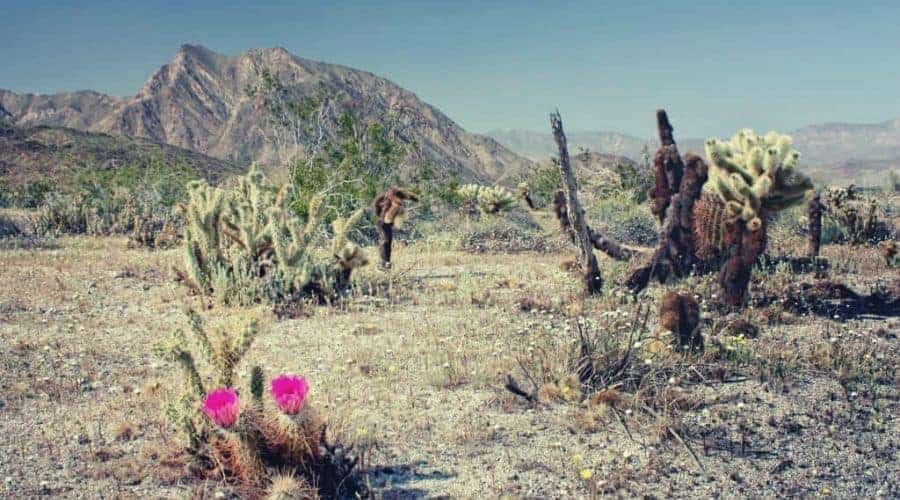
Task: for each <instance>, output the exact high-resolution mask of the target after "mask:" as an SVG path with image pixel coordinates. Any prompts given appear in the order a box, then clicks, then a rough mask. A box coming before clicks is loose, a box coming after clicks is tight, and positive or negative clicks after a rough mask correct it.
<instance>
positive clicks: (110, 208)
mask: <svg viewBox="0 0 900 500" xmlns="http://www.w3.org/2000/svg"><path fill="white" fill-rule="evenodd" d="M180 224H181V218H180V217H179V216H178V214H177V213H175V212H173V211H172V209H171V208H170V207H168V206H166V204H165V203H163V202H162V200H161V199H160V198H159V197H158V196H157V195H156V194H154V193H148V192H132V191H128V190H126V189H121V188H120V189H116V190H115V191H112V192H106V191H103V192H93V193H89V192H85V191H80V192H78V193H75V194H51V195H49V196H48V198H47V199H46V200H45V202H44V204H43V205H42V206H41V207H40V208H39V209H38V210H37V212H36V213H35V215H34V225H35V229H36V231H37V233H38V234H41V235H54V236H59V235H63V234H89V235H92V236H106V235H111V234H126V235H128V236H129V238H130V241H129V242H130V244H132V245H134V246H138V247H147V248H168V247H171V246H174V245H175V244H176V243H177V241H178V233H179V232H178V230H177V228H178V227H179V226H180Z"/></svg>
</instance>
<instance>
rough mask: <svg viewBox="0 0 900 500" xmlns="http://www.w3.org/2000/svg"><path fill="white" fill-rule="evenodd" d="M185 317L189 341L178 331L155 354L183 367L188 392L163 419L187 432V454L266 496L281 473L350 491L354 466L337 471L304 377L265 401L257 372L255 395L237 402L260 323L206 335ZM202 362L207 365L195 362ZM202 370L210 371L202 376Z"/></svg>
mask: <svg viewBox="0 0 900 500" xmlns="http://www.w3.org/2000/svg"><path fill="white" fill-rule="evenodd" d="M187 316H188V324H189V325H190V328H189V329H188V330H189V331H190V332H191V334H192V335H191V336H190V338H189V337H188V336H187V335H186V334H185V333H184V332H183V331H182V330H176V331H175V332H174V333H173V334H172V340H171V341H170V342H169V344H167V345H158V346H155V348H154V351H155V352H156V354H157V355H159V356H161V357H162V358H163V359H165V360H167V361H173V362H177V363H178V364H179V365H180V366H181V368H182V374H183V377H184V380H185V382H186V384H185V391H184V392H183V393H182V394H181V395H180V396H177V398H176V401H175V402H170V404H168V405H167V407H166V411H165V414H166V416H167V418H168V419H169V421H170V422H171V423H173V424H174V425H176V426H177V427H179V428H180V429H181V430H182V431H184V433H185V435H186V437H187V438H188V441H189V443H190V447H189V448H188V449H187V451H188V452H190V453H192V454H194V455H195V456H196V457H198V458H204V457H205V458H207V459H208V458H212V461H209V460H206V461H198V463H200V462H202V463H206V464H207V466H208V467H212V468H216V470H209V471H207V473H209V474H211V475H215V476H217V477H218V476H222V477H226V478H228V479H231V480H234V481H236V482H238V483H239V484H240V485H241V486H243V487H246V488H249V489H250V491H252V492H259V491H261V490H262V489H264V488H265V487H266V485H267V484H268V483H269V482H270V481H275V480H277V478H278V477H279V475H280V474H283V473H288V474H297V476H298V478H299V480H300V481H301V482H302V483H303V484H307V485H318V487H319V488H320V491H322V492H326V493H327V492H328V489H327V488H329V486H328V484H331V483H333V484H336V485H340V484H344V488H348V489H349V488H352V487H353V485H352V480H351V481H350V482H347V483H345V481H347V476H346V475H347V474H349V473H350V471H351V469H352V467H353V465H354V464H355V461H352V460H351V461H350V462H348V463H345V464H343V465H342V468H341V469H340V470H339V471H338V470H337V469H335V468H334V467H333V465H334V463H333V462H334V461H335V457H334V456H331V455H330V453H331V450H332V448H329V445H328V444H327V443H325V442H324V441H323V439H324V424H323V422H322V421H321V420H320V419H319V417H318V416H317V415H316V413H315V410H314V409H313V408H312V407H311V405H310V402H309V399H310V398H309V383H308V382H307V380H306V379H305V378H303V377H300V376H297V375H292V374H282V375H279V376H277V377H275V378H274V379H272V380H271V382H270V391H269V394H270V398H266V397H265V395H264V392H265V391H264V385H265V381H264V375H263V371H262V369H261V368H260V367H258V366H254V367H252V368H251V369H250V374H249V381H248V382H249V383H248V386H249V391H248V392H249V395H250V397H247V398H244V397H240V396H239V394H241V390H240V389H239V388H237V386H238V384H237V380H236V378H235V377H234V371H235V367H236V366H237V365H238V363H240V362H241V360H242V359H243V358H245V357H246V354H247V352H248V350H249V348H250V346H251V344H252V342H253V339H254V338H255V333H256V327H255V322H253V321H251V322H250V326H248V327H246V328H243V329H231V328H228V329H219V330H217V331H215V332H208V328H207V327H206V325H205V322H204V321H203V319H202V318H201V317H200V316H199V315H198V314H196V313H194V312H193V311H188V312H187ZM196 357H201V358H204V359H203V361H204V362H203V363H202V364H198V363H195V358H196ZM201 365H202V366H203V367H210V368H211V372H210V373H204V374H202V375H201V373H200V372H199V371H198V370H199V369H198V367H199V366H201ZM208 379H215V380H216V381H217V384H219V385H218V386H217V387H219V388H217V389H215V390H211V391H208V392H207V390H206V389H205V388H204V381H205V380H208ZM348 460H349V459H348ZM340 474H343V475H340ZM338 475H340V477H337V476H338ZM309 488H311V487H308V489H309ZM323 488H324V489H323ZM250 496H251V497H254V496H259V495H250Z"/></svg>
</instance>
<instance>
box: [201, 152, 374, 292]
mask: <svg viewBox="0 0 900 500" xmlns="http://www.w3.org/2000/svg"><path fill="white" fill-rule="evenodd" d="M188 191H189V197H188V203H187V206H186V209H185V229H184V261H185V267H186V269H187V272H186V273H185V277H186V281H188V282H189V284H190V285H191V286H192V288H194V289H195V290H196V291H198V292H199V293H202V294H213V295H215V296H216V297H218V298H219V299H220V300H221V301H222V302H226V303H231V302H237V303H240V304H247V303H253V302H260V301H263V300H273V301H275V302H279V301H284V300H288V299H294V298H297V297H298V296H301V295H304V294H309V293H310V292H315V293H314V294H316V295H320V297H319V298H322V297H321V296H325V295H331V294H333V293H335V292H337V291H338V290H337V288H336V287H335V286H336V285H345V284H346V283H347V281H348V280H349V277H350V272H351V271H352V270H353V269H356V268H357V267H360V266H362V265H365V264H366V262H367V259H366V258H365V255H364V254H363V253H362V251H361V250H360V249H359V248H358V247H356V246H355V245H352V244H351V243H348V242H347V234H348V232H349V231H350V229H352V227H353V226H354V225H355V224H356V223H357V222H358V221H359V219H360V217H361V216H362V212H361V211H357V212H356V213H354V214H353V215H351V216H350V217H348V218H347V219H340V218H339V219H337V220H336V221H335V225H334V228H335V241H334V243H333V245H332V254H333V255H334V260H335V262H334V263H328V262H321V261H320V260H318V259H316V257H315V256H314V248H313V243H314V239H315V235H316V231H317V230H318V228H319V226H320V225H321V221H322V213H323V211H324V198H323V197H322V196H315V197H313V198H312V200H311V201H310V202H309V208H308V216H307V218H306V220H305V221H302V220H301V219H300V217H298V216H297V214H296V213H295V212H294V210H293V208H292V207H291V203H292V202H293V200H294V193H293V191H292V189H291V186H290V185H287V186H284V187H282V188H281V189H279V190H276V189H274V188H273V187H272V186H270V185H269V184H268V183H267V182H266V179H265V176H264V175H263V174H262V171H261V170H260V169H259V168H258V167H256V166H253V167H251V169H250V171H249V172H248V173H247V175H245V176H244V177H241V178H240V179H239V180H238V182H237V185H236V186H235V187H234V188H233V189H232V190H230V191H225V190H222V189H219V188H216V187H212V186H209V185H208V184H206V183H205V182H199V181H198V182H193V183H191V184H190V185H189V186H188Z"/></svg>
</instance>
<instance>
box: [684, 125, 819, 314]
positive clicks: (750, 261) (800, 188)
mask: <svg viewBox="0 0 900 500" xmlns="http://www.w3.org/2000/svg"><path fill="white" fill-rule="evenodd" d="M706 155H707V157H708V159H709V160H710V162H711V167H710V169H709V180H708V182H707V183H706V184H705V185H704V189H703V190H704V194H709V195H713V196H712V197H705V198H704V201H712V200H717V201H718V202H721V203H722V205H723V207H724V224H722V225H721V227H723V230H724V235H723V236H722V238H721V240H722V241H723V243H724V245H725V246H727V247H728V250H729V252H728V253H729V255H728V260H727V261H726V262H725V264H724V266H723V267H722V268H721V270H720V272H719V284H720V285H721V287H722V288H723V292H724V299H725V302H726V303H727V304H729V305H731V306H739V305H740V304H741V303H742V302H743V300H744V296H745V295H746V292H747V287H748V285H749V283H750V276H751V272H752V268H753V265H754V264H755V263H756V260H757V258H758V257H759V255H760V254H762V253H763V252H764V251H765V248H766V221H767V219H768V217H769V216H770V215H771V214H773V213H775V212H778V211H780V210H783V209H785V208H787V207H790V206H792V205H796V204H798V203H801V202H802V201H803V200H804V198H805V196H806V193H807V192H808V191H810V190H811V189H812V187H813V186H812V181H810V179H809V177H807V176H806V175H804V174H802V173H800V172H798V171H797V165H798V162H799V158H800V153H798V152H797V151H796V150H794V149H793V147H792V142H791V138H790V136H787V135H780V134H778V133H776V132H769V133H768V134H766V135H765V136H760V135H757V134H756V133H755V132H753V131H752V130H750V129H744V130H741V131H739V132H738V133H737V134H735V135H734V137H732V138H731V140H729V141H721V140H718V139H712V138H711V139H708V140H707V141H706ZM707 212H708V213H710V214H712V213H717V212H716V211H715V210H712V209H710V210H707ZM705 222H706V227H707V228H714V227H718V226H720V225H719V224H711V223H709V221H705ZM701 239H704V240H705V241H718V238H717V237H716V236H706V237H705V238H701Z"/></svg>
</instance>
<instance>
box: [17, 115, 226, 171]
mask: <svg viewBox="0 0 900 500" xmlns="http://www.w3.org/2000/svg"><path fill="white" fill-rule="evenodd" d="M156 159H161V160H163V161H164V162H165V163H166V164H167V165H172V164H176V163H183V164H185V165H187V166H189V167H190V168H191V169H193V170H194V171H196V172H197V173H198V174H199V175H201V176H202V177H204V178H206V179H209V180H211V181H216V180H217V179H219V178H221V177H223V176H225V175H227V174H235V173H239V172H241V171H243V168H241V167H240V166H239V165H238V164H236V163H234V162H231V161H228V160H221V159H217V158H211V157H208V156H205V155H202V154H200V153H196V152H194V151H188V150H185V149H181V148H177V147H175V146H170V145H167V144H159V143H156V142H153V141H150V140H147V139H140V138H129V137H121V136H111V135H107V134H101V133H96V132H83V131H80V130H75V129H71V128H63V127H47V126H38V127H30V128H22V127H17V126H13V125H10V124H8V123H7V124H4V123H0V179H3V180H5V181H6V182H7V183H9V184H10V185H12V186H16V185H20V184H23V183H26V182H29V181H35V180H39V179H54V178H58V177H59V176H60V174H61V173H63V172H65V171H69V170H72V171H74V170H77V169H79V168H92V169H115V168H117V167H121V166H124V165H130V164H137V165H147V164H148V163H149V162H151V161H153V160H156Z"/></svg>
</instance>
